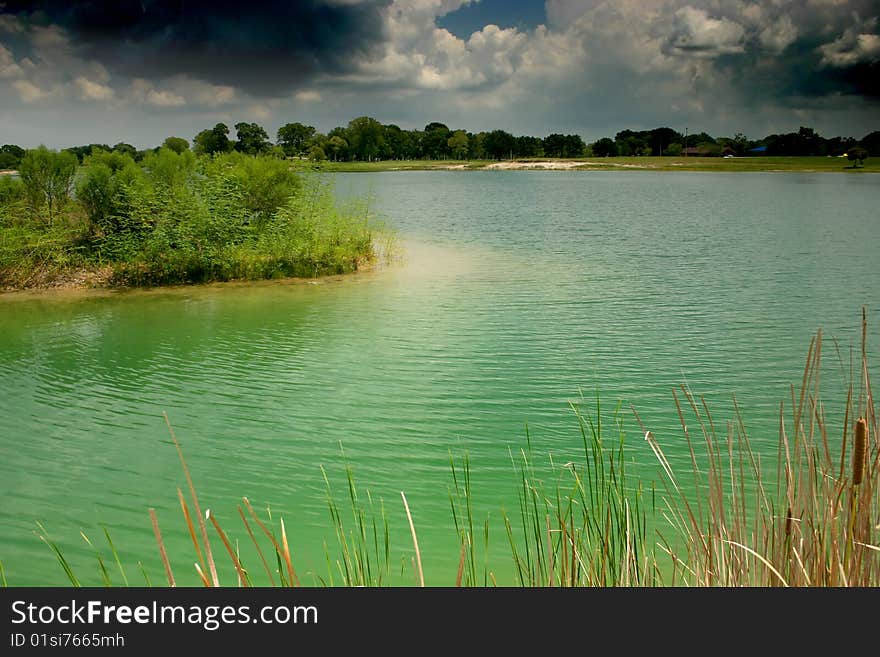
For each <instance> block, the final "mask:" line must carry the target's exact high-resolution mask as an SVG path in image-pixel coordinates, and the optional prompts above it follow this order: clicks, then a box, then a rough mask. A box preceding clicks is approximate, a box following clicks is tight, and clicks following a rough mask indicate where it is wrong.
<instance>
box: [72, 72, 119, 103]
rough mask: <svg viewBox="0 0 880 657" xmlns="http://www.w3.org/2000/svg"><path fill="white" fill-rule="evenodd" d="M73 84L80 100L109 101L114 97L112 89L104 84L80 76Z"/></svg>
mask: <svg viewBox="0 0 880 657" xmlns="http://www.w3.org/2000/svg"><path fill="white" fill-rule="evenodd" d="M73 83H74V85H76V87H77V89H78V90H79V97H80V98H81V99H82V100H111V99H112V98H113V96H114V93H113V89H111V88H110V87H108V86H107V85H106V84H101V83H100V82H95V81H94V80H89V79H88V78H85V77H82V76H80V77H78V78H76V79H75V80H74V81H73Z"/></svg>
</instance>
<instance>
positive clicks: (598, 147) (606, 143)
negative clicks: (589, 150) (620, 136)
mask: <svg viewBox="0 0 880 657" xmlns="http://www.w3.org/2000/svg"><path fill="white" fill-rule="evenodd" d="M593 155H595V156H596V157H614V156H615V155H617V144H615V143H614V140H612V139H610V138H609V137H602V139H600V140H599V141H597V142H596V143H595V144H593Z"/></svg>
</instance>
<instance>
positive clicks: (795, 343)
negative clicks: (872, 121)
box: [0, 171, 880, 585]
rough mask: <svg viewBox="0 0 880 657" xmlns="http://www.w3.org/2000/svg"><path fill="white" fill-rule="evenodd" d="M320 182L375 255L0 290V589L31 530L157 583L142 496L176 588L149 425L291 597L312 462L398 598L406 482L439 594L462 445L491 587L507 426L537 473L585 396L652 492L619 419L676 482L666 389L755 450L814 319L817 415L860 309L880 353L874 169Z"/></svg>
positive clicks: (452, 544) (331, 540) (327, 534)
mask: <svg viewBox="0 0 880 657" xmlns="http://www.w3.org/2000/svg"><path fill="white" fill-rule="evenodd" d="M336 186H337V193H338V194H339V195H340V196H341V197H346V196H349V195H360V194H365V193H366V194H371V195H372V197H373V207H374V209H375V210H376V211H377V212H378V213H379V214H381V215H382V216H383V217H384V218H385V220H386V221H387V223H388V224H390V225H391V226H392V227H394V228H395V229H396V231H397V232H398V235H399V242H400V246H401V251H402V256H401V258H400V259H399V261H398V262H396V263H394V264H392V265H390V266H387V267H382V268H379V269H377V270H375V271H372V272H367V273H362V274H357V275H354V276H350V277H345V278H339V279H322V280H319V281H314V282H311V283H296V284H293V283H286V282H266V283H258V284H229V285H215V286H200V287H190V288H175V289H166V290H152V291H134V292H125V293H101V294H95V293H85V294H84V293H70V292H64V293H41V294H17V293H16V294H6V295H0V499H2V500H3V502H2V505H0V561H2V562H3V565H4V567H5V570H6V575H7V578H8V579H9V582H10V584H12V585H50V584H65V583H66V579H65V577H64V574H63V572H62V570H61V568H60V567H59V566H58V565H57V563H56V562H55V561H54V557H53V556H52V555H51V553H50V551H49V549H48V548H47V547H46V546H45V545H43V544H42V543H41V542H40V541H39V539H38V538H37V537H36V536H35V534H34V531H33V530H34V529H35V521H40V522H42V523H43V524H44V526H45V527H46V529H47V530H48V532H49V535H50V536H51V537H52V538H53V539H55V540H56V541H57V542H58V543H59V544H60V545H61V546H62V548H63V549H64V552H65V555H66V556H67V557H68V559H69V560H70V562H71V564H72V565H73V566H74V568H75V570H76V571H77V572H78V573H79V574H80V576H81V578H82V579H83V580H84V581H85V582H87V583H92V584H98V583H100V579H99V577H98V574H97V569H96V567H95V563H94V560H93V557H92V556H91V555H92V552H91V550H90V549H89V548H88V546H87V545H85V543H84V542H83V541H82V539H81V538H80V536H79V532H80V531H81V530H82V531H85V533H86V534H87V535H89V536H90V537H91V538H92V539H93V541H95V542H96V543H99V541H98V539H99V538H100V532H101V529H100V527H101V526H102V525H106V526H107V528H108V529H109V531H110V533H111V535H112V537H113V539H114V541H115V543H116V545H117V547H118V548H119V551H120V555H121V558H122V560H123V562H124V563H125V565H126V566H127V568H128V571H129V577H130V578H131V579H132V580H133V581H141V582H142V581H143V580H142V579H141V580H138V577H137V571H136V563H137V562H138V561H142V562H143V563H144V565H145V566H146V568H147V570H148V571H149V573H150V574H151V576H152V578H153V580H154V581H157V582H158V581H161V579H162V577H161V575H162V568H161V565H160V562H159V559H158V553H157V549H156V546H155V541H154V538H153V534H152V531H151V529H150V520H149V517H148V515H147V509H148V507H154V508H155V509H156V511H157V514H158V518H159V522H160V524H161V526H162V530H163V534H164V535H165V540H166V543H167V546H168V549H169V552H170V554H171V559H172V565H173V566H174V568H175V571H176V573H177V575H178V578H179V579H180V580H181V581H183V582H184V583H189V584H195V583H197V581H198V580H197V579H196V576H195V572H194V570H193V568H192V562H193V561H195V556H194V554H193V551H192V546H191V545H190V544H189V538H188V535H187V534H186V532H185V528H184V525H183V522H182V519H181V514H180V509H179V506H178V501H177V494H176V488H177V487H178V486H179V487H181V488H184V489H185V480H184V478H183V474H182V472H181V468H180V464H179V462H178V460H177V455H176V453H175V450H174V448H173V446H172V445H171V444H170V442H169V439H168V432H167V429H166V427H165V423H164V420H163V417H162V414H163V412H165V413H167V414H168V416H169V418H170V420H171V422H172V424H173V426H174V428H175V431H176V433H177V435H178V437H179V438H180V440H181V442H182V444H183V448H184V451H185V455H186V457H187V460H188V463H189V466H190V469H191V471H192V473H193V477H194V479H195V483H196V487H197V489H198V491H199V494H200V498H201V502H202V506H203V507H210V508H211V510H212V513H214V514H215V515H216V516H217V517H218V518H219V519H220V521H221V523H222V524H223V526H224V528H225V529H226V530H227V531H228V532H229V533H230V534H231V535H232V536H233V537H234V538H236V539H239V540H241V541H247V540H248V539H247V535H246V534H245V532H244V531H243V529H242V528H241V523H240V521H239V520H238V518H237V511H236V508H235V507H236V504H237V503H238V502H239V501H240V499H241V497H242V496H247V497H248V498H249V499H250V500H251V501H252V502H253V504H254V506H255V507H257V508H259V509H263V510H265V509H266V508H267V507H269V508H270V509H271V511H272V515H273V517H274V518H276V519H277V517H278V516H283V517H284V519H285V523H286V526H287V528H288V532H289V539H290V542H291V546H292V550H293V556H294V562H295V565H296V566H297V568H298V570H299V573H300V577H301V579H302V580H303V581H304V583H310V584H313V583H317V582H319V581H320V580H319V579H318V576H320V577H323V578H326V576H327V571H328V566H327V563H326V559H325V556H324V548H323V544H324V542H325V541H326V542H327V543H328V544H329V545H330V546H331V552H332V553H333V554H335V553H336V550H335V547H334V546H335V536H334V531H333V526H332V524H331V522H330V517H329V513H328V511H327V503H326V495H325V485H324V479H323V476H322V473H321V466H323V467H324V468H325V469H326V471H327V474H328V476H329V478H330V479H331V482H332V484H333V485H334V487H335V488H336V490H337V497H338V499H339V501H340V502H344V496H345V494H346V490H345V488H344V481H345V479H344V468H345V464H346V463H349V464H350V465H351V467H352V468H353V471H354V475H355V478H356V480H357V482H358V484H359V485H361V486H363V487H364V488H369V489H370V490H371V493H372V495H373V497H374V499H375V500H376V501H377V503H378V500H379V499H382V500H384V504H385V508H386V512H387V515H388V517H389V519H390V521H391V524H392V534H391V539H392V561H393V562H394V564H395V565H394V568H393V581H395V582H399V583H411V582H412V581H413V571H412V565H411V561H410V559H411V557H412V554H413V551H412V544H411V539H410V536H409V528H408V525H407V524H406V516H405V513H404V510H403V505H402V503H401V499H400V491H405V492H406V495H407V498H408V500H409V504H410V507H411V509H412V514H413V520H414V523H415V526H416V530H417V532H418V536H419V542H420V547H421V552H422V558H423V563H424V569H425V576H426V579H427V581H428V583H429V584H451V583H452V582H453V581H454V578H455V571H456V567H457V564H458V557H459V550H458V542H457V537H456V535H455V532H454V529H453V525H452V515H451V513H450V502H449V497H448V495H449V488H450V485H451V476H450V470H449V455H450V452H452V453H453V454H456V455H460V454H463V453H464V452H465V451H467V453H468V454H469V458H470V462H471V467H472V479H473V487H474V491H475V497H474V501H475V505H476V508H475V510H476V512H477V513H476V515H477V518H478V521H482V519H484V518H485V517H486V514H489V517H490V527H491V530H490V532H491V533H490V544H491V546H492V553H493V554H494V555H495V556H496V557H497V558H498V565H497V566H494V572H496V573H497V577H498V579H499V583H512V582H513V580H512V577H511V575H510V565H509V563H508V562H509V559H507V560H505V558H504V557H505V555H506V554H508V550H507V549H506V547H505V545H506V540H507V539H506V536H505V535H504V531H503V528H502V525H501V524H500V522H499V518H500V510H501V509H502V508H505V509H507V510H508V511H515V510H516V508H517V497H516V494H517V485H518V480H517V477H516V475H515V474H514V472H513V467H512V465H511V452H516V451H517V450H519V449H520V448H521V447H523V446H524V445H525V435H526V427H528V432H529V434H530V436H531V441H532V449H533V451H534V452H535V453H536V454H537V455H540V456H541V457H542V459H543V460H545V461H546V464H545V465H546V470H545V471H546V472H547V473H548V475H549V476H553V472H554V469H556V470H558V469H560V468H561V467H562V466H561V464H562V463H564V462H565V461H567V460H572V459H575V458H577V456H578V454H579V453H580V448H581V442H580V436H579V433H578V427H577V422H576V420H575V418H574V416H573V414H572V412H571V410H570V409H569V403H570V402H571V401H573V400H576V399H577V398H578V397H579V395H580V394H581V393H583V395H584V396H585V397H587V398H591V399H595V396H596V394H597V391H598V394H599V397H600V399H601V402H602V404H603V405H604V407H605V408H606V409H607V412H609V413H610V412H611V411H612V410H613V408H614V406H615V405H616V404H617V402H618V401H622V402H623V406H622V410H621V417H622V418H623V422H624V427H625V429H626V430H627V435H628V437H629V438H631V439H632V444H633V452H634V458H637V459H638V460H639V461H641V462H644V463H645V466H644V467H643V470H644V473H645V475H644V476H646V477H651V476H655V472H656V467H655V466H654V464H653V462H652V461H651V458H652V457H651V454H650V451H649V450H647V449H645V448H644V443H643V442H642V441H641V432H640V431H639V430H638V425H637V423H636V422H635V421H634V419H633V417H632V414H631V412H630V411H629V405H630V404H632V405H633V406H635V408H636V409H637V410H638V411H639V414H640V416H641V418H642V421H643V422H644V423H645V424H646V425H647V426H648V428H650V429H651V430H652V431H653V432H654V433H655V435H656V436H657V438H658V440H659V441H660V442H661V444H663V445H664V448H665V449H666V450H667V453H668V454H669V455H670V457H671V461H672V462H673V465H676V464H682V465H685V466H686V464H687V457H686V447H685V445H684V444H683V442H682V437H681V429H680V428H679V426H678V419H677V414H676V411H675V406H674V404H673V401H672V395H671V390H672V388H673V387H674V386H676V385H678V384H681V383H685V384H687V385H688V386H689V387H690V388H691V389H692V390H693V391H694V392H695V393H698V394H702V395H704V396H705V397H706V400H707V403H709V404H710V405H711V407H712V409H713V412H714V414H715V421H716V423H717V424H719V425H720V426H721V427H723V426H724V425H725V423H726V421H727V420H729V419H731V418H732V413H733V412H732V395H733V394H734V393H736V397H737V401H738V403H739V406H740V408H741V409H742V411H743V415H744V419H745V422H746V425H747V427H748V429H749V432H750V436H751V438H752V441H753V443H754V444H755V446H756V449H758V450H759V451H760V452H761V453H762V454H766V455H767V458H768V459H769V458H772V457H774V456H775V453H776V439H777V424H778V408H779V403H780V402H781V401H784V400H786V399H788V398H790V392H789V384H791V383H797V382H798V381H799V379H800V376H801V373H802V371H803V361H804V357H805V354H806V350H807V346H808V344H809V339H810V337H811V335H812V334H813V333H814V332H815V330H816V329H817V328H819V327H822V328H823V330H824V333H825V336H826V344H825V351H824V361H825V364H826V365H827V370H828V376H826V378H825V379H824V380H823V388H824V392H826V393H827V395H826V401H827V402H828V408H827V412H828V414H829V416H830V417H832V418H833V417H837V415H838V414H839V410H840V408H841V405H840V403H839V402H840V388H839V387H837V386H835V382H839V380H841V376H842V375H841V374H840V370H841V368H840V364H839V361H838V356H837V354H836V352H835V349H834V342H833V341H832V340H831V339H832V338H834V339H836V341H837V344H838V346H839V348H840V353H841V354H842V356H843V358H844V359H845V360H846V361H847V363H848V359H849V353H850V351H849V350H850V348H853V347H854V348H856V349H857V348H858V344H859V330H860V329H859V325H860V320H861V307H862V305H865V306H866V307H867V310H868V320H869V330H870V336H869V347H876V344H877V341H876V335H877V332H878V330H880V267H878V266H877V253H878V247H880V230H878V227H880V214H878V207H880V176H874V175H843V174H840V175H837V174H819V175H815V174H766V173H762V174H718V173H714V174H698V173H681V174H678V173H650V172H590V173H584V172H520V171H511V172H496V171H486V172H401V173H393V172H392V173H377V174H338V175H337V176H336ZM548 455H552V464H551V463H550V459H549V457H548ZM545 457H547V458H545ZM343 507H344V504H343ZM242 549H243V550H245V551H247V548H246V546H244V544H243V548H242ZM214 550H215V553H217V552H219V551H221V550H222V548H221V546H220V544H219V542H217V544H216V545H215V546H214ZM227 563H228V559H223V566H222V568H221V578H222V579H223V581H225V582H226V583H228V584H234V575H233V574H232V568H231V566H228V565H227ZM251 566H252V570H258V563H257V562H256V561H254V560H253V559H251ZM401 571H402V572H401Z"/></svg>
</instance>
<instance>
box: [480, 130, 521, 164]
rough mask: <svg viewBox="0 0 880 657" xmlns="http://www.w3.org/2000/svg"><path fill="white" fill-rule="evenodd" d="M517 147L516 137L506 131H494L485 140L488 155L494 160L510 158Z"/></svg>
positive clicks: (484, 145) (484, 146) (484, 144)
mask: <svg viewBox="0 0 880 657" xmlns="http://www.w3.org/2000/svg"><path fill="white" fill-rule="evenodd" d="M515 147H516V137H514V136H513V135H512V134H510V133H509V132H505V131H504V130H493V131H492V132H490V133H488V134H487V135H486V136H485V137H484V138H483V148H485V149H486V155H488V156H489V157H491V158H492V159H494V160H501V159H504V158H509V157H511V156H512V155H513V149H514V148H515Z"/></svg>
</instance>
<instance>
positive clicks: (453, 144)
mask: <svg viewBox="0 0 880 657" xmlns="http://www.w3.org/2000/svg"><path fill="white" fill-rule="evenodd" d="M446 144H447V146H448V147H449V151H450V153H452V157H454V158H455V159H456V160H463V159H465V158H466V157H467V155H468V148H469V146H470V144H469V142H468V136H467V133H466V132H465V131H464V130H456V131H455V132H453V133H452V136H451V137H450V138H449V139H447V140H446Z"/></svg>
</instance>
